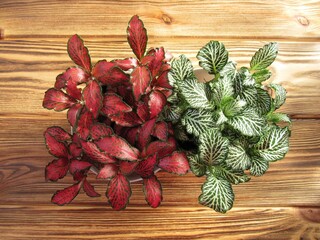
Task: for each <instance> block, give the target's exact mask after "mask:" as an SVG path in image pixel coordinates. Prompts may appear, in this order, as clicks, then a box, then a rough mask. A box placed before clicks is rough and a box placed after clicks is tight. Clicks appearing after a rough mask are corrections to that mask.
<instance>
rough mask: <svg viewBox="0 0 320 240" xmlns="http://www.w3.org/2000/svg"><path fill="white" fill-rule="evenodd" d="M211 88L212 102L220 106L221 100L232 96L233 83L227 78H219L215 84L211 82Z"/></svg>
mask: <svg viewBox="0 0 320 240" xmlns="http://www.w3.org/2000/svg"><path fill="white" fill-rule="evenodd" d="M211 88H212V89H213V90H212V92H213V94H212V95H213V101H214V102H215V104H216V105H220V104H221V102H222V101H223V99H226V98H230V97H233V95H234V87H233V81H232V80H231V79H230V78H228V77H227V76H224V77H221V78H219V80H218V81H217V82H211Z"/></svg>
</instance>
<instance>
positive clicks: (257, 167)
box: [250, 157, 269, 177]
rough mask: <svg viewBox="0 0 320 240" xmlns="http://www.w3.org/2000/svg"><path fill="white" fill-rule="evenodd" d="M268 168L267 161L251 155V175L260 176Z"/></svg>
mask: <svg viewBox="0 0 320 240" xmlns="http://www.w3.org/2000/svg"><path fill="white" fill-rule="evenodd" d="M268 168H269V162H267V161H265V160H263V159H262V158H259V157H252V159H251V167H250V174H251V175H253V176H256V177H258V176H262V175H263V174H264V173H265V172H266V171H267V170H268Z"/></svg>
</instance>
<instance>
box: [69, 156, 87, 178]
mask: <svg viewBox="0 0 320 240" xmlns="http://www.w3.org/2000/svg"><path fill="white" fill-rule="evenodd" d="M91 166H92V164H91V163H89V162H86V161H79V160H76V159H74V160H72V161H71V163H70V166H69V171H70V173H71V174H72V175H73V174H75V173H76V172H81V171H83V170H87V169H89V168H90V167H91Z"/></svg>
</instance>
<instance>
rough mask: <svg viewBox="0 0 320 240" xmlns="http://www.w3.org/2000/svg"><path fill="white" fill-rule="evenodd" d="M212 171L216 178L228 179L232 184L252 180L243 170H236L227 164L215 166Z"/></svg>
mask: <svg viewBox="0 0 320 240" xmlns="http://www.w3.org/2000/svg"><path fill="white" fill-rule="evenodd" d="M211 172H212V173H213V175H214V176H215V177H216V178H218V179H222V180H227V181H229V182H230V183H232V184H239V183H244V182H248V181H250V177H248V176H247V175H246V174H245V173H244V172H243V171H242V170H235V169H233V168H232V167H228V166H226V165H225V164H221V165H218V166H213V167H212V170H211Z"/></svg>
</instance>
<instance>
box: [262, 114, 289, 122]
mask: <svg viewBox="0 0 320 240" xmlns="http://www.w3.org/2000/svg"><path fill="white" fill-rule="evenodd" d="M267 119H268V121H270V122H273V123H279V122H286V123H291V119H290V117H289V116H288V115H287V114H285V113H279V112H273V113H270V114H268V115H267Z"/></svg>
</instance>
